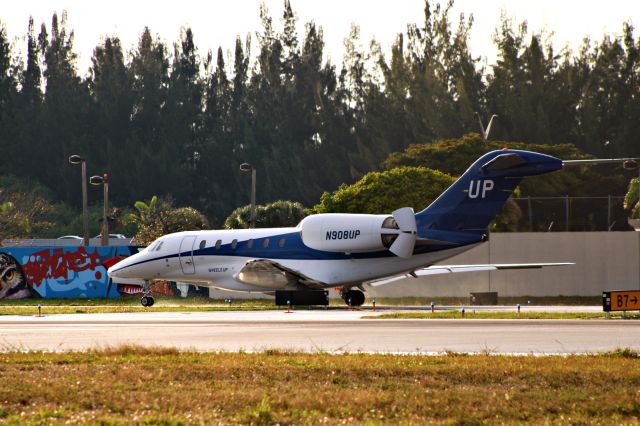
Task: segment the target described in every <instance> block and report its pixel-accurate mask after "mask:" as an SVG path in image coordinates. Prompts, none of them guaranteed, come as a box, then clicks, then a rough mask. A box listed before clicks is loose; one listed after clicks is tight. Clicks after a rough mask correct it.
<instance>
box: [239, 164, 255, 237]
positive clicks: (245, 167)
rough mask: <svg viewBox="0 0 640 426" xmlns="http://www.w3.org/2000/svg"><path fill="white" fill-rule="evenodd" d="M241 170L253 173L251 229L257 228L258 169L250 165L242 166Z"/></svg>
mask: <svg viewBox="0 0 640 426" xmlns="http://www.w3.org/2000/svg"><path fill="white" fill-rule="evenodd" d="M240 170H242V171H243V172H248V171H251V225H249V227H250V228H255V227H256V168H255V167H253V165H251V164H249V163H242V164H240Z"/></svg>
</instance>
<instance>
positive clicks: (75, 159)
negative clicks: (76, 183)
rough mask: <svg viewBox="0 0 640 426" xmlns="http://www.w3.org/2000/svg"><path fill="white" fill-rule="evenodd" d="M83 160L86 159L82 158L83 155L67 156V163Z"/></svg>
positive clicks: (76, 162) (82, 161)
mask: <svg viewBox="0 0 640 426" xmlns="http://www.w3.org/2000/svg"><path fill="white" fill-rule="evenodd" d="M85 161H86V160H85V159H84V157H81V156H79V155H77V154H74V155H71V156H69V164H81V163H84V162H85Z"/></svg>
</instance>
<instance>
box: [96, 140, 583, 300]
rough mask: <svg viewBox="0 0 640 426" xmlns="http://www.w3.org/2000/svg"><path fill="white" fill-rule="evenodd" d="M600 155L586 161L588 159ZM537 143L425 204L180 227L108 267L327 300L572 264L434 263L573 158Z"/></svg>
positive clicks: (486, 161)
mask: <svg viewBox="0 0 640 426" xmlns="http://www.w3.org/2000/svg"><path fill="white" fill-rule="evenodd" d="M588 161H591V160H585V163H586V162H588ZM577 162H578V161H565V162H563V161H562V160H560V159H557V158H555V157H552V156H549V155H545V154H539V153H535V152H530V151H521V150H512V149H503V150H501V151H492V152H489V153H487V154H485V155H483V156H482V157H481V158H479V159H478V160H477V161H476V162H475V163H473V164H472V165H471V167H469V169H468V170H467V171H466V172H465V173H464V174H463V175H462V176H461V177H460V178H459V179H458V180H457V181H456V182H454V183H453V185H451V186H450V187H449V188H448V189H447V190H446V191H445V192H444V193H442V194H441V195H440V196H439V197H438V198H437V199H436V200H435V201H434V202H433V203H431V204H430V205H429V206H428V207H426V208H425V209H424V210H422V211H420V212H419V213H416V214H414V211H413V209H412V208H411V207H403V208H400V209H398V210H396V211H394V212H392V213H391V214H380V215H373V214H334V213H329V214H316V215H312V216H308V217H306V218H305V219H304V220H302V221H301V222H300V223H299V224H298V226H296V227H295V228H265V229H239V230H222V231H215V230H213V231H191V232H177V233H174V234H168V235H165V236H163V237H160V238H158V239H157V240H156V241H154V242H153V243H152V244H151V245H149V246H148V247H147V248H145V249H144V250H142V251H140V252H139V253H136V254H134V255H132V256H130V257H127V258H126V259H123V260H121V261H120V262H118V263H117V264H115V265H113V266H111V267H110V268H109V271H108V273H109V277H110V278H111V279H114V280H116V281H117V280H118V279H141V280H144V283H145V285H144V294H145V295H144V297H142V300H141V303H142V305H144V306H151V305H153V298H152V297H151V296H150V282H151V281H152V280H158V279H161V280H170V281H180V282H192V283H197V284H198V285H204V286H210V287H216V288H221V289H226V290H235V291H247V292H262V293H268V294H274V293H275V296H276V303H277V304H292V305H304V304H326V303H328V302H327V291H326V289H328V288H331V287H339V288H340V289H341V295H342V297H343V298H344V300H345V302H347V303H348V304H349V305H352V306H359V305H362V304H363V303H364V300H365V296H364V293H363V291H364V290H363V287H362V285H363V284H372V285H381V284H387V283H390V282H393V281H396V280H399V279H402V278H406V277H418V276H423V275H432V274H443V273H453V272H472V271H490V270H499V269H522V268H541V267H545V266H560V265H569V263H523V264H485V265H434V264H435V263H437V262H441V261H443V260H445V259H447V258H450V257H452V256H455V255H457V254H460V253H462V252H464V251H466V250H469V249H471V248H473V247H475V246H477V245H479V244H482V243H484V242H486V241H487V239H488V238H487V227H488V226H489V223H490V222H491V220H493V218H494V217H495V215H496V214H498V212H500V209H501V208H502V205H503V204H504V203H505V201H506V200H507V198H508V197H509V196H510V195H511V193H512V191H513V190H514V189H515V188H516V186H517V185H518V184H519V183H520V181H521V179H522V178H523V177H525V176H534V175H540V174H544V173H549V172H553V171H556V170H560V169H562V167H563V165H568V163H577Z"/></svg>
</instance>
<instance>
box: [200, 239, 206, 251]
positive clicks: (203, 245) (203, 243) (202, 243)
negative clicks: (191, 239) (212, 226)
mask: <svg viewBox="0 0 640 426" xmlns="http://www.w3.org/2000/svg"><path fill="white" fill-rule="evenodd" d="M206 246H207V240H202V241H200V250H202V249H203V248H205V247H206Z"/></svg>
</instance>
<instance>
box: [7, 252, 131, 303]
mask: <svg viewBox="0 0 640 426" xmlns="http://www.w3.org/2000/svg"><path fill="white" fill-rule="evenodd" d="M137 250H138V249H137V248H136V247H132V246H105V247H0V299H24V298H32V297H45V298H47V297H51V298H72V297H73V298H92V297H95V298H99V297H107V298H118V297H120V296H121V295H123V294H129V293H132V292H133V291H132V289H131V288H130V287H137V286H131V285H128V284H130V283H115V284H114V283H110V282H109V277H108V275H107V269H108V268H109V267H110V266H112V265H114V264H115V263H117V262H118V261H119V260H120V259H123V258H125V257H127V256H130V255H131V254H133V253H135V252H137ZM136 289H137V288H136Z"/></svg>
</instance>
